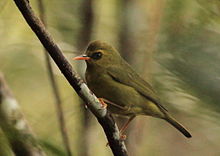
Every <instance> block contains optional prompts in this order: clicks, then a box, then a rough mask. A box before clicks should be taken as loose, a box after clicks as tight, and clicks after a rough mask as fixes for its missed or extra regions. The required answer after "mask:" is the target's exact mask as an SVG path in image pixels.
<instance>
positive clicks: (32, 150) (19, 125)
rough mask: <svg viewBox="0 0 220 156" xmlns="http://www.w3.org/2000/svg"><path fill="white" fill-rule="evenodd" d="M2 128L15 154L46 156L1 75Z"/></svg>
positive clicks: (0, 114) (0, 115) (0, 103)
mask: <svg viewBox="0 0 220 156" xmlns="http://www.w3.org/2000/svg"><path fill="white" fill-rule="evenodd" d="M0 120H1V122H0V126H1V128H2V130H3V131H4V133H5V134H6V136H7V138H8V140H9V142H10V145H11V147H12V150H13V152H14V153H15V154H16V155H23V156H35V155H36V156H44V155H45V154H44V152H43V151H42V149H41V147H40V145H39V144H38V142H37V140H36V139H35V136H34V134H33V133H32V131H31V130H30V128H29V125H28V123H27V121H26V120H25V119H24V116H23V114H22V112H21V110H20V107H19V105H18V103H17V101H16V99H15V98H14V97H13V95H12V93H11V91H10V89H9V88H8V86H7V84H6V82H5V80H4V77H3V75H2V74H1V73H0Z"/></svg>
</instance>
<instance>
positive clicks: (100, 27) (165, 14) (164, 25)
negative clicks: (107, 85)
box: [0, 0, 220, 156]
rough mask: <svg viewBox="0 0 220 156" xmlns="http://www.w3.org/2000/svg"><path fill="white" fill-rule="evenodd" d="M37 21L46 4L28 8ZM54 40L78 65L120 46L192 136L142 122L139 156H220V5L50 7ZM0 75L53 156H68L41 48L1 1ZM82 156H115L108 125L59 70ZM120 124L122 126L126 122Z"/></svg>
mask: <svg viewBox="0 0 220 156" xmlns="http://www.w3.org/2000/svg"><path fill="white" fill-rule="evenodd" d="M30 2H31V5H32V7H33V9H34V11H35V12H37V13H38V15H39V14H40V12H39V8H38V6H39V4H38V3H39V1H38V0H30ZM43 3H44V4H43V5H44V8H45V13H44V15H45V20H46V23H47V27H48V31H49V32H50V33H51V35H52V37H53V38H54V39H55V41H56V43H57V44H58V45H59V46H60V48H61V49H62V50H63V52H64V54H65V56H66V57H67V58H68V60H69V61H70V62H71V63H72V65H73V67H74V69H75V70H76V71H77V72H78V73H79V74H80V75H81V76H82V77H83V76H84V71H85V68H86V66H85V63H84V62H83V61H82V62H79V61H78V62H74V61H72V60H71V58H72V57H74V56H76V55H78V54H81V53H83V52H84V50H85V49H86V46H87V44H88V43H89V42H90V41H92V40H103V41H107V42H109V43H111V44H112V45H114V46H115V47H116V48H117V49H118V50H119V52H120V53H121V55H122V56H123V57H124V59H125V60H127V61H128V62H129V63H130V64H131V65H132V66H133V68H134V69H135V70H136V71H138V72H139V73H140V74H141V75H142V77H143V78H144V79H145V80H147V81H149V82H151V83H152V85H153V86H154V88H155V90H156V91H157V92H158V94H159V96H160V97H161V99H162V101H163V103H164V106H165V107H166V108H168V110H169V112H170V113H171V114H172V115H173V116H174V117H175V118H176V119H177V120H178V121H180V122H181V123H182V124H183V125H185V127H187V129H189V131H190V132H191V134H192V136H193V137H192V138H191V139H186V138H185V137H183V136H182V135H181V134H180V133H179V132H178V131H176V130H175V129H174V128H173V127H171V126H170V125H169V124H167V123H166V122H164V121H162V120H158V119H154V118H151V117H147V116H138V117H137V118H136V119H135V120H134V121H133V122H132V123H131V124H130V126H129V128H128V130H127V131H126V133H127V137H128V139H127V140H126V144H127V148H128V151H129V153H130V155H131V156H143V155H151V156H175V155H179V156H185V155H187V156H197V155H198V156H207V155H208V156H218V155H220V150H219V147H220V133H219V132H220V122H219V117H220V116H219V113H220V95H219V93H220V1H218V0H213V1H208V0H194V1H192V0H184V1H182V0H111V1H109V0H69V1H60V0H53V1H49V0H43ZM0 38H1V42H0V71H1V72H2V73H3V74H4V75H5V79H6V80H7V83H8V85H9V86H10V88H11V90H12V92H13V94H14V96H15V98H16V99H17V101H18V102H19V104H20V106H21V109H22V111H23V113H24V116H25V118H26V120H27V121H28V123H29V125H30V127H31V129H32V131H33V132H34V133H35V135H36V136H37V139H38V140H39V141H40V142H41V144H42V146H43V148H44V150H45V151H46V153H47V154H48V155H51V156H53V155H67V154H66V152H65V148H64V146H63V142H62V137H61V133H60V128H59V123H58V120H57V115H56V107H55V99H54V95H53V90H52V87H51V83H50V79H49V76H48V68H47V66H46V59H45V54H44V50H43V48H42V45H41V44H40V42H39V40H38V39H37V37H36V36H35V35H34V33H33V32H32V31H31V30H30V28H29V27H28V25H27V24H26V22H25V21H24V19H23V17H22V16H21V14H20V12H19V11H18V9H17V8H16V6H15V4H14V3H13V1H12V0H11V1H9V0H1V1H0ZM52 67H53V73H54V76H55V79H56V82H57V85H58V89H59V93H60V96H61V102H62V107H63V110H64V115H65V121H66V126H67V132H68V136H69V140H70V146H71V151H72V155H74V156H92V155H94V153H95V155H96V156H110V155H112V153H111V150H110V148H109V147H106V143H107V140H106V138H105V135H104V133H103V130H102V128H101V126H100V125H99V124H98V122H97V121H96V119H95V118H94V116H93V115H91V113H90V112H89V111H88V110H87V109H86V108H85V107H84V105H85V104H84V103H83V102H82V101H81V100H80V99H79V98H78V96H77V95H76V93H75V92H74V91H73V89H72V88H71V87H70V85H69V84H68V83H67V81H66V80H65V78H64V77H63V75H62V74H61V73H60V71H59V70H58V69H57V67H56V65H55V64H54V63H52ZM117 122H118V123H119V125H120V123H122V122H123V119H118V120H117Z"/></svg>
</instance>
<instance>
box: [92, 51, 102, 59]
mask: <svg viewBox="0 0 220 156" xmlns="http://www.w3.org/2000/svg"><path fill="white" fill-rule="evenodd" d="M91 58H93V59H95V60H99V59H100V58H102V53H101V52H96V53H93V54H92V56H91Z"/></svg>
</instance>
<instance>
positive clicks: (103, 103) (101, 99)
mask: <svg viewBox="0 0 220 156" xmlns="http://www.w3.org/2000/svg"><path fill="white" fill-rule="evenodd" d="M98 99H99V102H100V103H101V108H103V109H106V108H107V106H108V105H107V104H106V103H105V101H104V99H103V98H98Z"/></svg>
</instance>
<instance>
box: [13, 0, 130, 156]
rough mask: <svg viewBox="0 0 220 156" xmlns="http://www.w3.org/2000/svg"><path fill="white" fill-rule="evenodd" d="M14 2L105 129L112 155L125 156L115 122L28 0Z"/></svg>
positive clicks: (15, 0) (125, 152)
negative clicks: (76, 71) (74, 68)
mask: <svg viewBox="0 0 220 156" xmlns="http://www.w3.org/2000/svg"><path fill="white" fill-rule="evenodd" d="M14 2H15V3H16V5H17V7H18V8H19V10H20V12H21V13H22V15H23V16H24V18H25V20H26V21H27V23H28V24H29V26H30V27H31V28H32V30H33V31H34V32H35V34H36V35H37V37H38V38H39V40H40V41H41V43H42V44H43V46H44V47H45V49H46V50H47V51H48V53H49V54H50V56H51V57H52V58H53V60H54V61H55V63H56V64H57V66H58V67H59V69H60V70H61V72H62V73H63V75H64V76H65V77H66V79H67V80H68V82H69V83H70V85H71V86H72V87H73V88H74V89H75V91H76V92H77V93H78V95H79V96H80V97H81V98H82V99H83V100H84V101H85V102H86V103H87V106H88V108H89V109H90V110H91V111H92V113H93V114H94V115H95V116H96V118H97V120H98V121H99V123H100V124H101V126H102V127H103V129H104V131H105V134H106V136H107V139H108V142H109V146H110V147H111V149H112V152H113V153H114V155H116V156H127V149H126V147H125V145H124V142H123V141H121V140H120V137H119V131H118V127H117V125H116V124H115V122H114V120H113V118H112V116H111V115H110V114H109V113H108V112H107V110H106V109H103V108H102V107H101V104H100V102H99V100H98V99H97V97H96V96H95V95H94V94H93V93H92V92H91V91H90V90H89V88H88V87H87V85H86V84H85V83H84V82H83V80H82V79H81V78H80V77H79V76H78V75H77V74H76V73H75V72H74V71H73V69H72V66H71V65H70V63H69V62H68V61H67V60H66V58H65V57H64V56H63V54H62V52H61V50H60V49H59V48H58V46H57V45H56V44H55V42H54V41H53V39H52V37H51V36H50V35H49V33H48V32H47V31H46V29H45V27H44V25H43V24H42V22H41V21H40V20H39V18H38V17H36V15H35V14H34V12H33V11H32V9H31V7H30V5H29V2H28V1H27V0H14Z"/></svg>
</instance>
